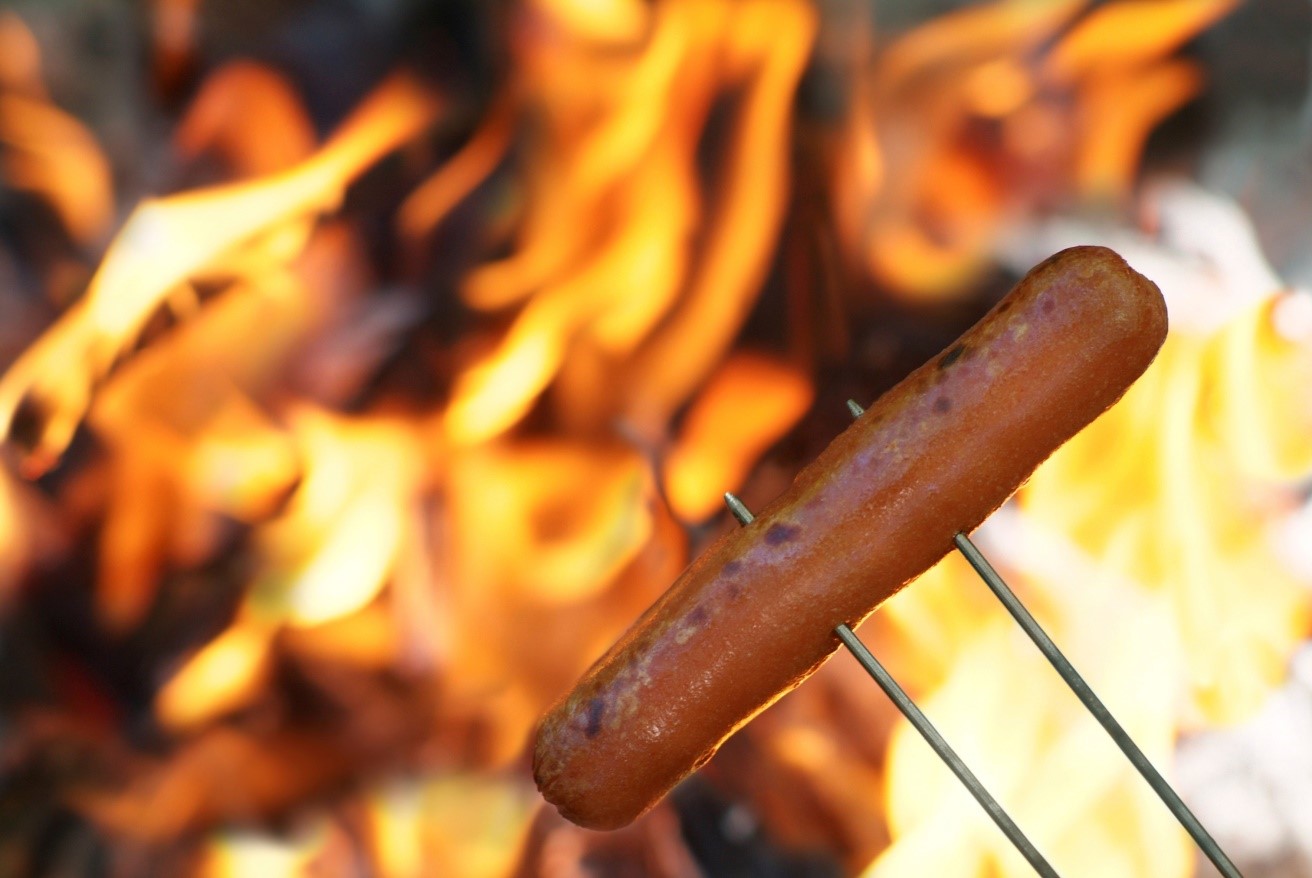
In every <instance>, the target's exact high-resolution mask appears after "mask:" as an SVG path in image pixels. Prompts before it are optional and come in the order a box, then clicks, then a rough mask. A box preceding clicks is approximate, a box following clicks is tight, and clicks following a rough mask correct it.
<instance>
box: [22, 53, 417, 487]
mask: <svg viewBox="0 0 1312 878" xmlns="http://www.w3.org/2000/svg"><path fill="white" fill-rule="evenodd" d="M436 108H437V105H436V102H435V101H434V100H433V98H432V97H430V96H429V95H428V94H427V93H426V92H424V91H423V90H422V89H421V88H420V87H419V86H418V85H417V84H416V83H414V82H412V81H410V80H408V79H404V78H395V79H392V80H390V81H388V82H387V83H385V84H384V85H382V86H381V87H380V88H379V89H378V90H377V91H376V92H375V93H374V94H373V95H371V96H370V98H369V99H368V100H366V101H365V102H364V104H363V105H361V107H360V108H359V109H358V110H356V112H355V113H354V114H352V116H351V118H349V119H348V120H347V121H346V122H345V123H344V124H343V125H342V128H341V129H340V130H339V131H338V133H337V134H336V135H334V137H333V138H332V139H331V140H329V141H328V143H327V144H325V146H324V148H323V149H322V150H321V151H320V152H318V153H317V154H316V155H315V156H314V157H312V158H311V159H309V160H307V161H306V162H304V163H302V164H300V165H298V166H297V167H295V168H293V169H292V170H289V171H287V172H285V173H282V174H278V175H275V176H273V177H270V178H268V179H265V180H260V181H258V182H251V183H239V184H233V185H229V186H223V187H219V188H216V189H212V190H207V191H202V192H194V193H185V194H181V195H175V196H171V197H168V198H162V199H157V200H151V201H146V202H144V203H143V204H142V205H141V206H140V207H138V208H137V210H136V211H135V212H134V213H133V214H132V216H131V218H130V219H129V220H128V222H127V224H126V225H125V226H124V228H123V230H122V231H121V232H120V233H119V235H118V237H117V238H116V239H115V241H114V243H113V244H111V245H110V248H109V251H108V252H107V253H106V255H105V261H104V262H103V263H102V265H101V267H100V270H99V271H98V272H97V273H96V276H95V277H94V278H93V279H92V281H91V285H90V287H89V289H88V290H87V294H86V296H85V297H84V298H83V299H82V301H80V302H79V303H77V304H76V305H75V306H73V307H72V308H70V309H69V310H68V311H67V312H66V313H65V314H64V316H63V317H61V318H60V320H59V321H58V322H57V323H56V324H55V326H53V327H52V328H51V329H50V330H49V331H48V332H47V333H46V334H45V335H43V336H42V337H41V338H40V339H38V340H37V342H36V343H35V344H33V345H32V346H31V347H30V348H28V349H27V351H25V352H24V354H23V356H22V357H20V358H19V359H18V360H17V361H16V362H15V363H14V364H13V365H12V366H11V367H10V369H9V371H8V372H6V373H5V375H4V377H3V378H2V379H0V430H2V431H3V432H6V433H8V432H10V431H12V429H13V425H14V417H15V414H16V413H17V412H18V410H19V407H20V405H26V406H35V408H36V415H37V416H38V417H40V418H41V424H40V428H39V431H38V432H39V435H38V436H37V437H35V439H34V441H33V442H32V445H33V448H32V452H31V455H30V457H29V459H28V461H27V466H28V467H29V469H30V470H31V471H33V472H40V471H42V470H44V469H45V468H46V467H48V466H49V465H50V464H51V463H52V462H53V461H54V460H55V458H57V457H58V455H59V454H60V453H61V452H62V451H63V449H64V448H65V446H67V444H68V442H69V440H70V438H71V437H72V434H73V430H74V429H75V428H76V426H77V424H78V422H79V421H80V420H81V418H82V415H83V413H84V412H85V411H86V409H87V406H88V404H89V401H90V397H91V392H92V387H93V386H94V385H95V384H96V382H98V381H99V380H101V379H102V378H104V377H105V375H106V374H107V373H108V371H109V368H110V366H111V365H112V364H113V362H114V360H115V359H116V358H117V357H118V356H119V355H120V354H121V353H122V351H123V349H124V348H125V347H126V346H127V345H128V344H130V343H131V342H132V341H133V340H135V338H136V337H137V335H138V334H139V333H140V331H141V329H142V327H143V326H144V324H145V322H146V320H147V319H148V318H149V317H150V315H151V314H152V313H154V311H155V309H156V308H157V307H158V306H159V304H160V303H161V302H163V301H165V300H166V299H167V298H168V297H170V296H172V295H176V294H177V291H178V290H179V288H180V286H181V285H184V284H186V283H187V282H188V281H190V280H192V279H194V278H197V277H198V276H201V275H202V274H204V273H205V272H216V271H217V272H221V273H224V274H227V275H231V274H232V273H234V272H236V273H241V271H242V268H243V266H242V261H243V259H252V258H254V259H257V261H258V264H267V263H265V262H264V261H263V260H265V259H269V258H273V259H278V260H280V261H281V260H286V259H287V258H288V254H289V253H296V252H299V251H300V249H301V247H302V246H303V244H304V239H305V236H306V234H307V233H308V229H309V226H308V223H309V222H310V221H312V220H313V218H314V215H315V214H316V213H319V212H323V211H328V210H331V209H333V208H334V207H335V206H336V205H337V204H338V203H339V202H340V200H341V198H342V194H343V192H344V190H345V187H346V184H347V183H348V182H349V181H350V180H351V179H353V178H354V177H355V176H357V175H358V174H359V173H360V172H361V171H363V170H364V169H365V168H367V167H368V166H369V165H371V164H373V163H374V162H375V161H377V160H378V158H379V157H381V156H382V155H384V154H385V153H387V152H389V151H390V150H392V149H395V148H396V147H397V146H398V145H399V144H401V143H404V142H405V141H407V140H408V139H410V138H411V137H413V136H415V134H416V133H417V132H419V131H421V130H422V129H423V128H424V127H425V126H426V125H427V124H428V123H429V122H430V120H431V119H432V118H433V115H434V113H435V112H436ZM234 253H236V254H237V255H238V256H239V257H240V258H236V259H234V258H233V255H234ZM248 270H249V269H248Z"/></svg>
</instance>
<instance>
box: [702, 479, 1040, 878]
mask: <svg viewBox="0 0 1312 878" xmlns="http://www.w3.org/2000/svg"><path fill="white" fill-rule="evenodd" d="M724 502H725V504H726V505H727V506H728V507H729V511H730V512H732V513H733V517H734V518H736V519H738V523H739V524H741V525H744V526H746V525H749V524H751V523H752V521H753V520H754V519H755V516H754V515H752V513H751V511H750V510H749V509H748V508H747V507H746V506H744V505H743V502H742V501H741V500H739V499H738V498H737V497H735V496H734V495H733V494H730V493H727V492H726V493H725V495H724ZM834 633H835V634H837V635H838V639H839V640H841V641H842V642H843V645H844V646H846V647H847V648H848V650H849V651H850V652H851V653H852V655H853V656H854V657H855V658H856V660H857V661H858V662H859V663H860V664H861V667H863V668H865V669H866V672H867V673H869V674H870V676H871V677H873V678H874V680H875V682H876V683H878V684H879V688H880V689H883V690H884V693H885V694H886V695H887V696H888V697H889V700H890V701H892V702H893V704H894V705H896V706H897V709H898V710H900V711H902V715H903V716H905V717H906V718H907V720H908V722H910V723H911V725H912V726H913V727H915V729H916V731H918V732H920V734H921V736H922V737H923V738H924V739H925V743H927V744H929V746H930V748H931V749H932V750H933V751H934V752H935V753H937V754H938V757H939V758H940V759H942V760H943V762H944V763H945V764H946V765H947V767H948V768H950V769H951V770H952V773H953V774H955V775H956V776H957V779H958V780H960V781H961V783H962V784H964V785H965V787H966V789H967V790H969V791H970V794H971V795H972V796H974V797H975V801H977V802H979V803H980V805H981V806H982V807H983V808H984V810H985V811H986V812H988V815H989V817H991V818H993V822H994V823H996V824H997V825H998V828H999V829H1001V830H1002V832H1003V834H1004V835H1006V836H1007V838H1008V839H1009V840H1010V841H1011V843H1012V844H1013V845H1015V846H1016V850H1018V851H1020V854H1021V856H1023V857H1024V858H1025V860H1026V861H1027V862H1028V863H1029V864H1030V865H1031V866H1033V867H1034V871H1035V872H1037V873H1039V874H1040V875H1042V876H1043V878H1060V876H1059V875H1058V873H1057V870H1056V869H1054V868H1052V866H1051V865H1050V864H1049V863H1048V861H1047V860H1045V859H1044V858H1043V854H1041V853H1039V850H1038V848H1036V847H1035V846H1034V844H1033V842H1031V841H1030V840H1029V839H1028V838H1026V837H1025V833H1023V832H1021V830H1020V827H1019V826H1017V825H1016V822H1015V821H1014V820H1012V819H1011V817H1010V815H1008V814H1007V812H1006V811H1005V810H1003V808H1002V806H1001V805H999V804H998V801H997V799H995V798H993V796H992V795H991V794H990V793H989V791H988V790H987V789H985V788H984V784H982V783H980V780H979V778H977V777H976V776H975V773H974V772H972V771H971V770H970V768H969V766H967V765H966V763H965V762H964V761H963V760H962V759H961V757H960V756H958V755H957V752H956V751H955V750H953V749H952V747H951V745H949V744H948V742H947V740H946V739H944V737H943V735H941V734H940V733H939V731H938V729H936V728H934V724H933V723H931V722H930V721H929V718H928V717H927V716H925V714H924V712H923V711H921V709H920V708H919V707H917V706H916V703H915V702H914V701H912V700H911V696H909V695H907V693H906V690H904V689H903V688H902V687H901V686H900V685H898V682H897V681H896V680H894V679H893V676H892V674H890V673H889V672H888V670H887V669H886V668H885V667H884V666H883V665H882V664H880V663H879V659H877V658H875V656H874V655H873V654H872V653H871V652H870V650H869V649H867V648H866V645H865V644H864V643H862V642H861V640H860V638H858V637H857V636H856V634H855V632H853V631H852V629H851V628H849V627H848V626H847V625H846V624H840V625H839V626H838V627H837V628H835V629H834Z"/></svg>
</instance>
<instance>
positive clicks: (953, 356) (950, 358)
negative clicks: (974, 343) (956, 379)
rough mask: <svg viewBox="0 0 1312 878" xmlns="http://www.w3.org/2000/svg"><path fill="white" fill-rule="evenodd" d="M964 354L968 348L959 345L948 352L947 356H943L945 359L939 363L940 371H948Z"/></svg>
mask: <svg viewBox="0 0 1312 878" xmlns="http://www.w3.org/2000/svg"><path fill="white" fill-rule="evenodd" d="M964 353H966V346H965V345H964V344H959V345H957V346H956V347H954V348H953V349H952V350H950V351H948V352H947V353H946V354H944V355H943V359H941V360H939V361H938V367H939V368H940V369H946V368H947V367H948V366H951V365H952V364H953V363H955V362H956V361H957V360H960V359H961V356H962V354H964Z"/></svg>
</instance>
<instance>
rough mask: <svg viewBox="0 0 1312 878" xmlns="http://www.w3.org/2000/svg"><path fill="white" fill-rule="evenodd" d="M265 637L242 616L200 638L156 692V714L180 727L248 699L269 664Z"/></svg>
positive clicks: (207, 718)
mask: <svg viewBox="0 0 1312 878" xmlns="http://www.w3.org/2000/svg"><path fill="white" fill-rule="evenodd" d="M269 637H270V633H269V631H268V630H266V629H265V628H263V627H261V626H260V625H258V624H255V623H253V622H252V621H251V620H249V619H247V620H243V621H239V622H237V623H236V624H234V625H233V626H232V627H231V628H229V629H228V630H227V631H225V632H223V633H222V634H220V635H219V636H218V637H216V638H214V639H213V640H211V641H210V642H209V643H207V644H205V646H204V647H203V648H202V649H201V650H200V652H198V653H197V654H196V655H194V656H192V657H191V658H190V659H189V660H188V661H187V663H186V665H184V666H183V668H182V669H181V670H180V671H178V673H177V674H175V675H174V676H173V677H172V679H170V680H169V682H168V683H167V684H166V685H165V686H164V687H163V688H162V689H161V690H160V691H159V693H158V694H157V695H156V696H155V715H156V717H158V719H159V721H160V722H161V723H162V724H163V725H164V726H165V727H166V728H169V729H172V730H174V731H183V730H186V729H190V728H196V727H198V726H200V725H202V724H204V723H206V722H208V721H210V720H212V719H214V718H215V717H217V716H222V715H223V714H225V713H229V712H231V711H233V710H236V709H238V708H240V707H244V706H246V705H247V704H249V703H250V701H251V700H252V699H253V698H254V697H255V696H257V695H258V694H259V693H260V691H261V690H262V689H263V687H264V683H265V682H266V680H267V678H268V675H269V672H270V670H271V662H270V658H271V654H270V640H269Z"/></svg>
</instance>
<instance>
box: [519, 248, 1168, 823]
mask: <svg viewBox="0 0 1312 878" xmlns="http://www.w3.org/2000/svg"><path fill="white" fill-rule="evenodd" d="M1165 337H1166V307H1165V304H1164V303H1163V301H1162V297H1161V294H1160V293H1159V292H1158V290H1157V287H1156V286H1155V285H1154V284H1153V283H1152V282H1151V281H1149V280H1147V279H1145V278H1144V277H1142V276H1140V275H1138V274H1136V273H1135V272H1134V271H1133V270H1132V269H1131V268H1130V267H1129V266H1128V265H1126V264H1125V262H1124V261H1123V260H1122V259H1121V258H1120V257H1119V256H1117V255H1116V254H1115V253H1113V252H1112V251H1110V250H1107V249H1105V248H1100V247H1075V248H1072V249H1070V250H1065V251H1062V252H1061V253H1058V254H1057V255H1055V256H1053V257H1051V258H1050V259H1048V260H1047V261H1045V262H1043V263H1042V264H1040V265H1039V266H1038V267H1036V268H1035V269H1034V270H1033V271H1031V272H1030V273H1029V274H1028V275H1026V277H1025V278H1024V279H1022V280H1021V282H1020V283H1019V284H1018V285H1017V286H1016V288H1015V289H1014V290H1012V291H1011V292H1010V293H1009V294H1008V295H1007V296H1006V297H1005V298H1004V299H1003V300H1002V301H1001V302H999V303H998V305H997V306H996V307H995V308H994V309H993V310H992V311H991V312H989V314H988V315H987V316H985V317H984V319H983V320H981V321H980V322H979V323H977V324H976V325H975V326H974V327H972V328H971V329H970V330H969V331H967V332H966V334H965V335H963V336H962V337H961V338H960V339H958V340H957V342H956V343H955V344H953V345H952V346H951V347H949V348H948V349H947V350H946V351H945V352H943V353H942V354H940V355H939V356H937V357H935V358H934V359H933V360H932V361H930V362H929V363H926V364H925V365H924V366H922V367H921V368H919V369H918V370H916V371H915V372H913V373H912V374H911V375H910V376H908V377H907V378H906V379H905V380H904V381H902V382H901V383H900V384H898V385H897V386H896V387H894V388H893V389H892V390H890V391H889V392H888V393H887V394H885V395H884V396H882V397H880V398H879V400H877V401H876V402H875V404H874V405H872V406H871V407H870V409H869V410H868V411H866V413H865V414H864V415H863V416H862V417H861V418H859V419H858V420H857V421H856V422H855V423H853V424H852V426H851V427H849V428H848V429H847V430H846V431H845V432H843V433H842V434H841V435H840V436H839V437H838V438H836V439H835V440H834V442H833V443H832V444H831V445H830V446H829V447H828V448H827V449H825V451H824V452H823V453H821V454H820V456H819V457H818V458H817V459H816V460H815V461H814V462H813V463H812V464H811V465H809V466H808V467H806V468H805V469H804V470H803V471H802V472H801V473H800V474H799V475H798V476H797V479H796V480H795V481H794V483H793V484H792V486H791V487H790V488H789V489H788V490H787V491H785V492H784V494H783V495H782V496H780V497H779V498H777V499H776V500H775V501H774V502H773V503H771V504H770V505H769V506H768V507H766V508H765V509H764V510H763V511H762V512H761V514H760V515H759V516H758V517H757V518H756V520H755V521H754V522H753V523H752V524H751V525H749V526H747V527H745V528H742V529H741V530H738V531H735V532H732V533H728V534H726V535H724V536H722V537H721V538H720V539H719V540H717V541H716V542H714V543H713V544H712V545H711V546H709V547H708V548H707V549H706V551H705V552H703V553H702V555H701V556H700V557H698V558H697V559H696V560H695V561H693V563H692V564H691V565H690V566H689V567H688V568H687V570H685V571H684V573H683V574H682V575H681V576H680V577H679V578H678V579H677V580H676V581H675V583H674V584H673V585H672V586H671V587H670V589H669V590H668V591H667V592H666V593H665V594H664V596H663V597H661V598H660V600H658V601H657V602H656V604H655V605H653V606H652V607H651V608H650V609H649V610H648V611H647V612H646V613H645V614H644V615H643V616H642V617H641V618H640V619H639V620H638V621H637V622H636V623H635V624H634V625H633V626H632V627H631V628H630V629H629V631H628V632H627V633H626V634H625V635H624V636H623V637H622V638H621V639H620V641H619V642H618V643H616V644H615V645H614V646H613V647H612V648H611V649H610V651H609V652H607V653H606V654H605V655H604V656H603V657H602V658H601V659H600V660H599V661H598V662H597V663H596V664H595V665H593V666H592V668H591V669H590V670H589V671H588V672H587V674H586V675H585V676H584V677H583V679H582V680H581V681H580V682H579V684H578V685H577V686H576V687H575V689H574V691H572V692H570V693H569V694H568V695H566V696H565V697H564V698H563V699H562V700H561V701H559V702H558V703H557V704H556V705H555V706H554V707H553V708H552V709H551V710H550V711H549V712H548V714H547V715H546V717H545V718H544V720H543V721H542V723H541V725H540V727H539V730H538V736H537V745H536V749H535V752H534V758H533V770H534V776H535V777H536V779H537V783H538V787H539V788H540V789H541V791H542V794H543V795H544V796H545V797H546V799H547V800H548V801H549V802H551V803H552V804H554V805H555V806H556V807H557V808H558V809H559V810H560V813H561V814H563V815H564V816H565V817H567V818H569V819H570V820H572V821H574V822H575V823H578V824H581V825H583V826H587V827H590V828H594V829H612V828H616V827H620V826H623V825H625V824H627V823H629V822H630V821H632V820H633V819H634V818H635V817H637V816H638V815H640V814H641V813H643V812H644V811H645V810H647V809H648V808H650V807H651V806H652V805H653V804H654V803H655V802H657V801H658V800H659V799H660V798H661V797H662V796H664V795H665V793H666V792H667V791H669V789H670V788H671V787H673V786H674V784H675V783H677V782H678V781H679V780H681V779H682V778H684V777H685V776H687V775H688V774H690V773H691V772H692V771H694V770H696V769H697V768H698V767H699V766H700V765H702V764H703V763H704V762H706V760H707V759H709V758H710V757H711V755H712V754H713V753H714V752H715V750H716V748H717V747H718V746H719V745H720V743H721V742H722V741H724V739H725V738H727V737H728V736H729V735H731V734H732V733H733V732H734V731H735V730H736V729H737V728H739V727H740V726H741V725H743V724H744V723H746V722H747V721H748V720H749V719H751V718H752V717H753V716H755V715H756V714H757V713H759V712H760V711H761V710H763V709H764V708H765V707H766V706H767V705H769V704H770V703H771V702H772V701H774V700H775V699H777V698H778V697H779V696H780V695H782V694H784V693H785V692H787V691H789V690H790V689H792V688H793V687H794V686H796V685H798V684H799V683H800V682H801V681H802V680H803V679H805V678H806V676H807V675H809V674H810V673H811V672H813V671H814V670H815V669H816V668H817V667H818V666H819V665H820V664H821V663H822V662H823V661H824V660H825V659H826V658H827V657H828V656H829V655H830V654H832V653H833V652H834V650H835V649H836V648H837V646H838V641H837V639H836V638H835V636H834V634H833V629H834V628H835V627H836V626H837V625H838V624H839V623H842V622H845V623H847V624H849V625H853V626H855V625H856V624H857V623H858V622H860V621H861V620H862V619H863V618H865V617H866V616H867V615H869V614H870V613H871V612H872V611H873V610H874V609H875V608H876V607H878V606H879V605H880V604H881V603H882V602H883V601H884V600H886V599H887V598H888V597H889V596H891V595H892V594H894V593H895V592H897V591H898V590H899V589H900V588H902V586H904V585H905V584H906V583H907V582H909V581H910V580H912V579H914V578H915V577H916V576H918V575H920V574H921V573H923V572H924V571H925V570H927V569H928V568H929V567H931V566H932V565H933V564H935V563H936V562H937V561H938V560H939V559H940V558H942V557H943V556H944V555H946V554H947V553H948V552H949V551H950V550H951V549H952V546H953V543H952V538H953V535H955V534H956V533H957V532H958V531H970V530H973V529H974V528H975V527H976V526H978V525H979V524H980V522H982V521H983V520H984V519H985V518H986V517H988V515H989V514H990V513H992V512H993V511H994V510H995V509H997V508H998V506H1000V505H1001V504H1002V503H1003V502H1004V501H1005V500H1006V499H1007V498H1008V497H1009V496H1011V494H1012V492H1014V491H1015V490H1016V488H1017V487H1019V486H1020V484H1021V483H1022V482H1023V481H1024V480H1025V479H1026V478H1028V477H1029V475H1030V473H1031V472H1032V471H1033V470H1034V468H1035V467H1037V466H1038V465H1039V464H1040V463H1042V462H1043V460H1044V459H1045V458H1047V457H1048V456H1049V455H1050V454H1051V453H1052V452H1053V451H1054V450H1056V449H1057V447H1058V446H1060V445H1061V444H1062V443H1063V442H1065V441H1066V440H1067V439H1069V438H1070V437H1071V436H1073V435H1075V433H1077V432H1078V431H1079V430H1080V429H1081V428H1083V427H1084V426H1085V425H1086V424H1088V423H1089V422H1090V421H1092V420H1093V419H1094V418H1096V417H1097V416H1098V415H1099V414H1100V413H1102V412H1103V411H1104V410H1106V409H1107V408H1108V407H1109V406H1110V405H1111V404H1112V403H1114V402H1115V401H1116V400H1117V399H1118V398H1119V397H1120V396H1121V394H1123V393H1124V392H1125V390H1126V388H1128V387H1129V386H1130V384H1131V383H1132V382H1133V381H1134V380H1135V379H1136V378H1138V377H1139V375H1140V374H1141V373H1142V372H1143V371H1144V369H1146V368H1147V366H1148V364H1149V363H1150V362H1151V361H1152V359H1153V357H1154V356H1155V355H1156V353H1157V350H1158V348H1159V347H1160V346H1161V344H1162V341H1163V340H1164V339H1165Z"/></svg>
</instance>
